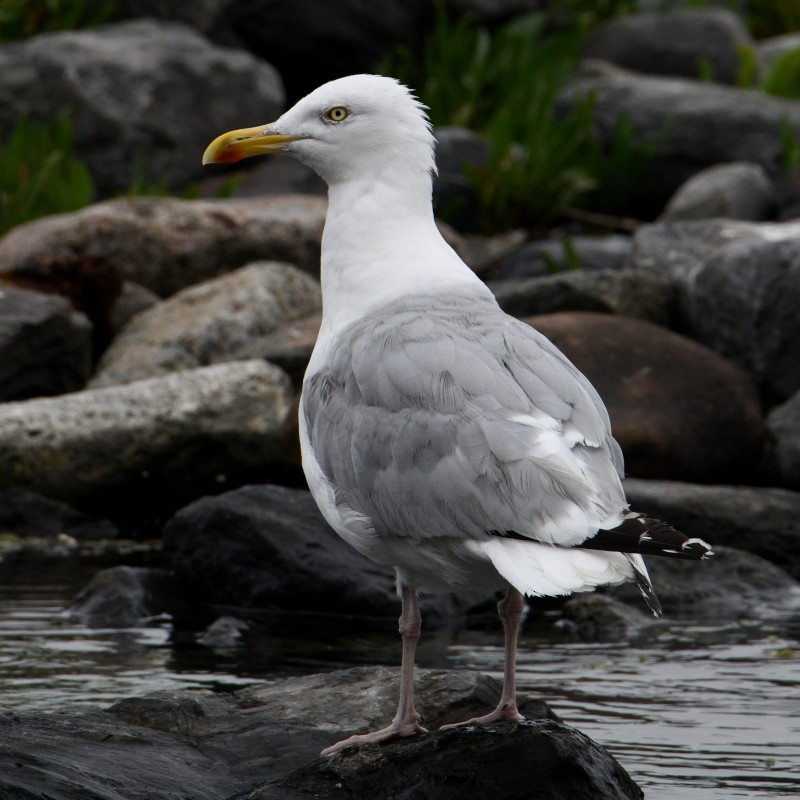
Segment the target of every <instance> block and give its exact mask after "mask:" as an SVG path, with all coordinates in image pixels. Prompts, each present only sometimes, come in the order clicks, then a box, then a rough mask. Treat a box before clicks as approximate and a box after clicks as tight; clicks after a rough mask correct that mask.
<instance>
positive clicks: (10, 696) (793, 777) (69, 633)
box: [0, 586, 800, 800]
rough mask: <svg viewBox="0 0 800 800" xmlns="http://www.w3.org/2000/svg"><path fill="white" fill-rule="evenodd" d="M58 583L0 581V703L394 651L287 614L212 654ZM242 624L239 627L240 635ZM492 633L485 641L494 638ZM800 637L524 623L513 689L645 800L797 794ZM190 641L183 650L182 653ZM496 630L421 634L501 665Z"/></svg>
mask: <svg viewBox="0 0 800 800" xmlns="http://www.w3.org/2000/svg"><path fill="white" fill-rule="evenodd" d="M73 593H74V590H72V589H69V590H68V589H67V588H65V587H59V586H51V587H49V588H48V587H44V588H43V587H24V586H15V587H13V588H11V587H6V588H5V589H3V588H2V587H0V705H5V706H14V707H17V708H25V709H28V710H40V711H54V710H57V709H58V710H61V709H64V708H65V707H68V706H73V707H75V706H77V707H80V706H87V705H101V706H102V705H109V704H110V703H113V702H115V701H117V700H119V699H121V698H123V697H130V696H132V695H142V694H147V693H149V692H154V691H160V690H166V689H179V688H201V687H204V688H214V689H219V688H222V689H234V688H237V687H240V686H243V685H248V684H252V683H254V682H256V681H258V680H263V679H269V678H274V677H276V676H277V675H285V674H291V673H295V674H297V673H301V672H315V671H320V670H322V669H333V668H337V667H339V666H343V665H346V664H347V663H348V659H349V663H352V659H353V654H354V653H357V654H358V656H359V661H360V662H361V663H389V664H394V663H396V661H397V659H398V658H399V645H398V643H397V642H396V635H395V634H394V633H393V632H390V631H389V630H388V629H387V630H383V631H379V632H375V633H374V634H373V633H366V634H365V633H364V631H363V630H359V629H358V628H356V632H355V633H351V632H346V633H342V631H337V630H336V627H337V626H336V625H332V624H331V623H330V620H329V621H328V622H327V623H326V624H325V625H322V626H320V625H318V624H317V625H314V623H313V620H312V619H308V620H306V621H305V622H304V621H302V620H301V621H298V619H297V618H293V619H292V620H291V624H285V625H283V626H280V625H278V626H273V627H272V628H270V629H268V630H266V631H264V630H262V631H259V630H258V627H257V626H255V627H253V629H252V630H249V631H248V632H247V637H251V638H250V641H251V644H250V646H249V647H248V646H245V647H244V648H243V649H241V650H239V651H233V652H226V653H224V654H222V655H220V652H218V651H217V652H215V651H213V650H212V649H210V648H204V647H201V646H200V645H198V644H197V643H196V641H195V636H194V632H192V633H189V634H186V633H180V632H179V634H178V635H176V633H175V632H174V631H172V629H171V627H170V625H169V624H168V622H166V621H162V622H160V623H158V624H154V625H151V626H149V627H144V628H136V629H128V630H97V629H89V628H85V627H83V626H81V625H75V624H74V623H73V622H71V621H70V619H69V618H68V616H67V615H66V614H65V613H64V611H63V609H64V603H65V599H66V598H68V597H69V596H71V594H73ZM247 637H244V638H245V639H247ZM487 641H489V642H492V643H491V644H487ZM799 652H800V648H798V643H797V641H794V640H789V639H785V638H781V637H780V636H776V635H765V634H764V632H763V629H762V625H761V624H759V623H747V622H744V623H739V624H737V625H729V626H725V627H718V628H713V627H704V626H699V625H678V624H672V625H669V626H662V627H656V628H655V629H654V631H653V633H652V635H651V636H650V637H649V638H648V639H644V640H637V641H636V643H635V644H632V645H631V644H619V643H591V644H586V643H564V642H563V641H558V640H554V638H553V637H549V638H548V635H544V636H543V635H538V636H532V635H530V636H523V639H522V641H521V646H520V655H519V683H520V691H521V692H530V693H532V694H535V695H537V696H539V697H543V698H544V699H546V700H548V701H549V702H550V704H551V705H552V706H553V708H554V710H555V711H556V713H557V714H558V715H559V716H560V717H561V718H562V719H563V720H564V721H565V722H566V723H568V724H570V725H573V726H574V727H576V728H578V729H580V730H581V731H583V732H584V733H586V734H587V735H588V736H591V737H592V738H593V739H594V740H595V741H597V742H598V743H600V744H602V745H604V746H605V747H607V748H608V749H609V750H610V751H611V752H612V753H613V754H614V755H615V756H616V757H617V759H618V760H619V761H620V762H621V763H622V764H623V766H624V767H625V768H626V769H627V770H628V771H629V772H630V773H631V775H632V776H633V777H634V779H635V780H636V781H637V782H639V784H640V785H641V786H642V787H643V788H644V789H645V792H646V795H647V797H648V800H728V799H729V798H744V797H749V798H764V799H765V800H766V798H776V797H798V796H800V723H799V722H798V720H797V718H796V716H795V715H796V711H797V698H798V696H800V692H799V691H798V690H800V669H798V667H800V663H798V662H800V656H798V653H799ZM187 653H188V655H187ZM502 658H503V652H502V647H501V646H500V641H499V632H498V633H497V634H496V635H492V636H487V634H486V633H482V632H479V631H459V632H458V634H457V636H456V640H455V641H454V640H453V638H452V637H450V636H449V635H448V634H446V633H442V632H438V633H436V634H429V635H428V637H427V638H424V639H423V642H422V643H421V647H420V658H419V661H420V663H421V665H423V666H435V667H458V668H472V669H479V670H483V671H486V672H490V673H493V674H495V675H496V676H497V677H498V678H499V677H500V675H501V669H502Z"/></svg>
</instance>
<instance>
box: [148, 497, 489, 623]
mask: <svg viewBox="0 0 800 800" xmlns="http://www.w3.org/2000/svg"><path fill="white" fill-rule="evenodd" d="M163 538H164V546H165V548H166V550H167V552H168V553H169V555H170V557H171V559H172V564H173V567H174V570H175V574H176V576H177V579H178V581H179V583H180V585H181V586H182V587H183V589H184V591H185V592H186V593H187V594H188V596H190V597H192V598H196V599H198V600H201V601H202V602H204V603H211V604H214V605H223V606H228V607H230V606H235V607H238V608H243V609H259V608H260V609H265V608H266V609H282V610H288V611H325V612H330V611H336V612H337V613H343V614H358V615H361V616H390V617H394V616H396V615H397V613H398V611H399V605H398V600H397V591H396V589H395V584H394V573H393V571H392V570H391V569H389V570H387V569H386V568H385V567H379V566H378V565H377V564H375V563H373V562H372V561H370V560H369V559H367V558H366V557H365V556H362V555H361V554H360V553H359V552H358V551H356V550H355V549H354V548H352V547H351V546H350V545H348V544H347V543H346V542H345V541H344V540H342V539H341V538H340V537H339V536H337V535H336V534H335V533H334V532H333V531H332V530H331V529H330V528H329V527H328V524H327V523H326V522H325V520H324V519H323V517H322V514H320V512H319V509H318V508H317V505H316V503H315V502H314V500H313V498H312V497H311V494H310V493H309V492H308V491H306V490H303V489H288V488H285V487H282V486H269V485H266V486H245V487H243V488H241V489H237V490H235V491H232V492H226V493H224V494H222V495H219V496H217V497H207V498H203V499H201V500H198V501H197V502H195V503H192V504H191V505H189V506H187V507H186V508H184V509H182V510H181V511H179V512H178V513H177V514H176V515H175V516H174V517H173V518H172V519H171V520H170V521H169V523H168V524H167V525H166V527H165V528H164V532H163ZM479 599H483V598H479ZM456 609H457V606H456V605H455V604H454V601H453V599H452V598H450V597H448V596H446V595H437V596H432V597H427V598H425V599H424V600H423V613H424V614H425V617H426V620H428V621H429V622H430V621H432V619H434V618H440V617H442V616H446V615H451V614H452V613H454V612H455V610H456ZM431 615H433V616H431Z"/></svg>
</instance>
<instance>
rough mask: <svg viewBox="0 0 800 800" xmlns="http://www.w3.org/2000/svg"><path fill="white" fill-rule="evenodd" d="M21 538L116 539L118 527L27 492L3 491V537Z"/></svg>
mask: <svg viewBox="0 0 800 800" xmlns="http://www.w3.org/2000/svg"><path fill="white" fill-rule="evenodd" d="M9 533H10V534H13V535H14V536H19V537H28V536H35V537H54V536H58V535H59V534H65V535H66V536H68V537H70V538H72V539H114V538H116V537H117V536H118V535H119V531H118V529H117V527H116V526H115V525H114V524H113V523H112V522H110V521H109V520H107V519H93V518H92V517H90V516H88V515H87V514H84V513H83V512H82V511H79V510H78V509H76V508H73V507H72V506H70V505H68V504H67V503H61V502H59V501H57V500H51V499H50V498H49V497H43V496H42V495H40V494H37V493H36V492H32V491H29V490H27V489H15V488H7V489H0V534H9Z"/></svg>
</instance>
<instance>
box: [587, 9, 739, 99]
mask: <svg viewBox="0 0 800 800" xmlns="http://www.w3.org/2000/svg"><path fill="white" fill-rule="evenodd" d="M752 44H753V38H752V37H751V36H750V34H749V32H748V30H747V28H746V27H745V25H744V23H743V22H742V20H741V19H740V18H739V17H738V16H737V15H736V14H734V13H733V12H732V11H728V10H727V9H723V8H702V9H700V8H692V9H678V10H673V11H667V12H657V13H649V14H624V15H621V16H618V17H614V18H613V19H610V20H608V21H607V22H605V23H603V24H602V25H601V26H600V27H599V28H598V29H597V30H596V31H595V32H594V33H593V34H592V35H591V36H590V37H589V39H588V41H587V42H586V46H585V48H584V53H583V54H584V56H585V57H587V58H598V59H602V60H604V61H610V62H612V63H614V64H617V65H618V66H620V67H624V68H625V69H630V70H634V71H636V72H644V73H650V74H653V75H675V76H681V77H684V78H694V79H697V80H699V79H700V77H701V76H702V75H703V74H704V73H705V71H708V72H709V73H710V77H711V78H712V80H715V81H718V82H720V83H729V84H735V83H736V79H737V76H738V74H739V68H740V63H739V62H740V55H739V51H740V48H742V47H748V46H750V45H752Z"/></svg>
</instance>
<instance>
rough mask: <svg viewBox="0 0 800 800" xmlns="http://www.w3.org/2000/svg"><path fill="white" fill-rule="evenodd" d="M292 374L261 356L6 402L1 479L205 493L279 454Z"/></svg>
mask: <svg viewBox="0 0 800 800" xmlns="http://www.w3.org/2000/svg"><path fill="white" fill-rule="evenodd" d="M291 402H292V390H291V384H290V381H289V378H288V376H287V375H286V374H285V373H284V372H283V371H282V370H280V369H278V367H275V366H272V365H271V364H267V363H265V362H263V361H240V362H232V363H230V364H220V365H216V366H211V367H201V368H199V369H194V370H186V371H185V372H181V373H178V374H174V375H167V376H165V377H160V378H152V379H150V380H145V381H137V382H136V383H131V384H128V385H126V386H112V387H108V388H104V389H92V390H87V391H83V392H77V393H74V394H70V395H64V396H62V397H57V398H47V399H37V400H28V401H24V402H18V403H5V404H2V405H0V486H18V487H22V488H29V489H35V490H37V491H39V492H41V493H42V494H45V495H47V496H50V497H55V498H59V499H63V500H73V501H74V500H79V499H82V498H87V499H92V500H96V499H97V498H98V496H102V495H104V494H106V493H109V492H111V491H112V490H121V489H123V488H124V489H125V491H126V492H127V493H128V495H129V496H130V497H131V498H136V497H141V496H144V495H146V494H148V493H150V494H153V493H155V494H158V493H159V492H167V491H168V490H169V489H170V487H180V489H181V490H182V491H184V492H187V491H188V492H194V493H196V494H195V496H197V494H202V493H203V492H204V491H210V490H211V488H212V487H214V486H217V487H218V486H219V482H220V481H223V482H224V481H225V479H226V478H227V477H228V476H230V475H231V474H234V475H235V474H238V473H240V472H242V471H243V470H244V471H246V470H247V469H250V470H254V469H263V468H264V466H265V465H266V464H269V463H271V462H273V461H275V460H276V459H277V458H278V457H279V456H280V448H281V438H280V434H281V426H282V425H283V423H284V420H285V419H286V415H287V414H288V413H289V410H290V408H291Z"/></svg>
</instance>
